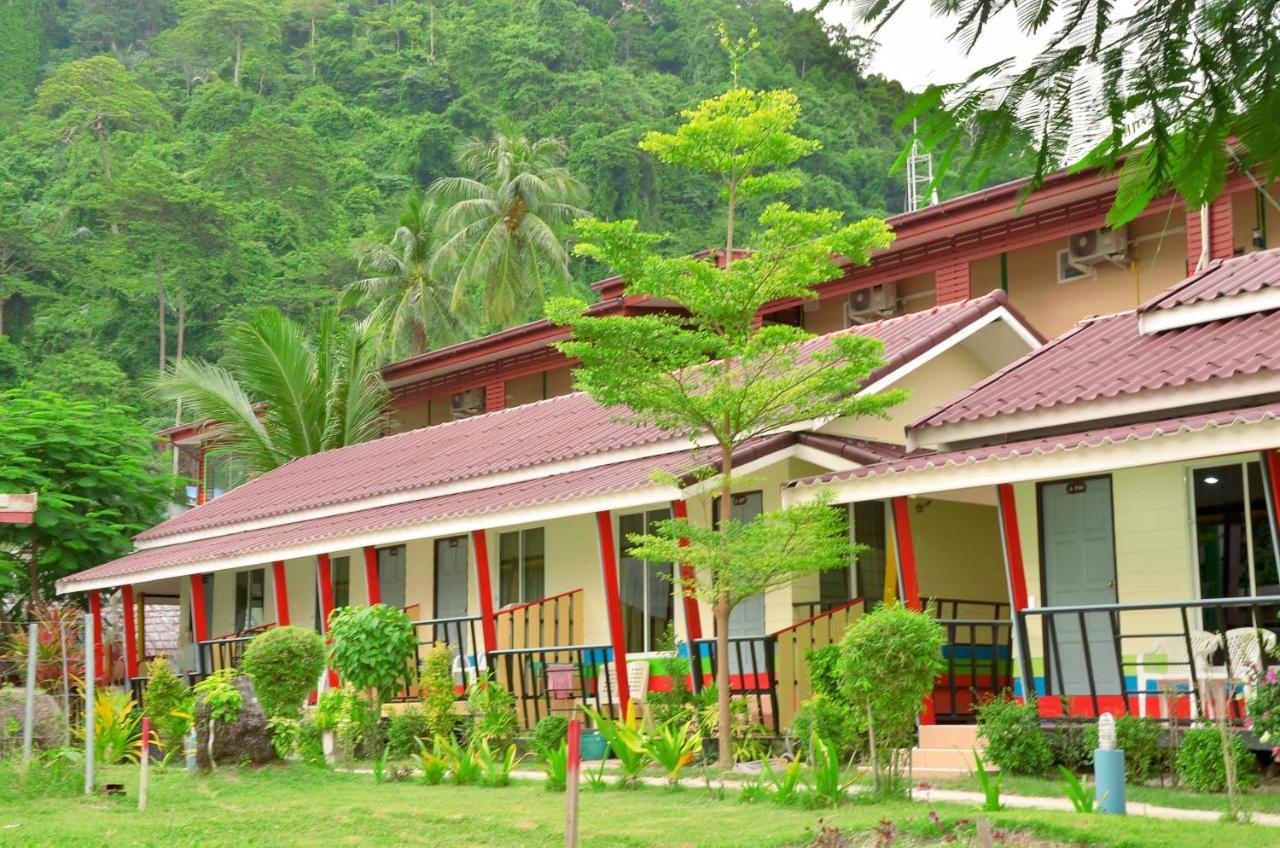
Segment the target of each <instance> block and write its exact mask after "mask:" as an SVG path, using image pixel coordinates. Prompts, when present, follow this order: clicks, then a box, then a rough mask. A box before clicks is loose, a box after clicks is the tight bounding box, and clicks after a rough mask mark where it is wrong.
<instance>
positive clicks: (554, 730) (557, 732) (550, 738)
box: [529, 716, 569, 754]
mask: <svg viewBox="0 0 1280 848" xmlns="http://www.w3.org/2000/svg"><path fill="white" fill-rule="evenodd" d="M568 737H569V719H567V718H565V717H564V716H546V717H545V718H543V719H542V720H541V721H539V722H538V724H537V726H536V727H534V728H533V735H532V736H530V737H529V747H530V748H532V749H533V750H534V751H537V752H538V753H539V754H542V753H544V752H546V751H558V750H559V749H560V743H561V742H563V741H564V740H565V739H567V738H568Z"/></svg>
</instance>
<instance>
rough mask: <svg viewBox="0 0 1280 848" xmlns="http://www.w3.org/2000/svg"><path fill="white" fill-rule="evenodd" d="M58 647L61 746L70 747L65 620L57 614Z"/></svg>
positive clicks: (69, 701)
mask: <svg viewBox="0 0 1280 848" xmlns="http://www.w3.org/2000/svg"><path fill="white" fill-rule="evenodd" d="M58 647H59V649H60V650H61V652H62V728H63V731H64V735H65V738H64V739H63V744H64V745H66V746H67V747H68V748H70V747H71V677H70V675H69V674H68V673H67V619H66V616H64V615H62V614H61V613H59V614H58Z"/></svg>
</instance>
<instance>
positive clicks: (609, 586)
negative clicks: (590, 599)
mask: <svg viewBox="0 0 1280 848" xmlns="http://www.w3.org/2000/svg"><path fill="white" fill-rule="evenodd" d="M596 531H597V534H598V535H599V537H600V571H601V573H602V575H603V576H604V602H605V607H606V608H607V610H608V612H609V641H610V642H611V643H612V645H613V667H614V670H615V671H616V672H617V675H618V703H619V704H620V705H621V706H622V712H623V715H626V712H627V710H628V709H629V706H630V703H631V691H630V688H631V687H630V681H628V680H627V640H626V636H625V635H624V634H623V632H622V595H621V593H620V592H619V591H618V549H617V546H616V545H615V544H614V541H613V515H612V514H611V513H610V512H609V510H607V509H604V510H601V511H600V512H597V513H596Z"/></svg>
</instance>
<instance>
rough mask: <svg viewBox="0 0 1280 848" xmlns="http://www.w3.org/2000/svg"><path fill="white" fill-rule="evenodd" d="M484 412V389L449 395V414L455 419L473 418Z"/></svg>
mask: <svg viewBox="0 0 1280 848" xmlns="http://www.w3.org/2000/svg"><path fill="white" fill-rule="evenodd" d="M482 412H484V389H467V390H466V391H465V392H458V393H457V394H453V395H449V414H450V415H451V416H452V417H453V418H455V419H458V418H471V417H472V416H475V415H479V414H480V413H482Z"/></svg>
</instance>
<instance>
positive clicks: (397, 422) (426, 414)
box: [391, 400, 434, 433]
mask: <svg viewBox="0 0 1280 848" xmlns="http://www.w3.org/2000/svg"><path fill="white" fill-rule="evenodd" d="M430 413H431V402H430V401H426V400H419V401H414V402H412V403H406V404H403V405H399V404H397V405H395V406H394V407H393V408H392V415H391V429H392V431H393V432H396V433H402V432H404V431H405V430H417V429H418V428H419V427H426V426H427V425H428V424H432V423H434V422H432V421H431V415H430Z"/></svg>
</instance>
